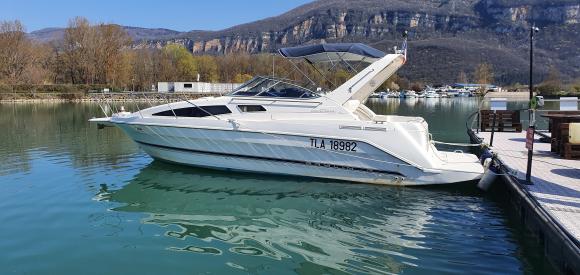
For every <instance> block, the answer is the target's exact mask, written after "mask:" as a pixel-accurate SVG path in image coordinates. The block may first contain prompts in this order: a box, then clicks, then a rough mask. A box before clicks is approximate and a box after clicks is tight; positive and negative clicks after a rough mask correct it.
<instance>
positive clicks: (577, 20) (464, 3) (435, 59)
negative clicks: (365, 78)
mask: <svg viewBox="0 0 580 275" xmlns="http://www.w3.org/2000/svg"><path fill="white" fill-rule="evenodd" d="M532 22H533V23H535V24H536V25H537V26H539V27H541V28H542V32H541V33H540V34H538V36H537V39H538V40H537V47H538V51H537V62H538V63H537V64H538V66H537V74H538V76H537V78H536V79H538V80H541V79H542V77H544V75H545V72H546V71H547V69H548V67H549V66H552V65H553V66H556V67H557V68H558V69H559V70H560V71H561V73H562V77H563V78H565V79H568V80H569V79H571V78H577V77H579V76H580V52H579V50H578V44H579V43H580V35H579V33H580V3H579V2H578V1H577V0H552V1H548V0H409V1H398V0H327V1H315V2H313V3H310V4H307V5H304V6H301V7H299V8H296V9H294V10H291V11H289V12H287V13H285V14H282V15H280V16H276V17H272V18H268V19H264V20H260V21H256V22H252V23H248V24H243V25H239V26H235V27H232V28H229V29H226V30H222V31H216V32H205V31H196V32H189V33H182V34H179V35H177V36H176V37H174V38H171V39H157V40H141V41H139V42H138V43H137V45H136V46H138V47H162V46H163V45H165V44H167V43H179V44H183V45H185V46H186V47H187V48H189V49H190V50H191V51H192V52H193V53H198V54H199V53H210V54H216V53H217V54H223V53H229V52H240V51H243V52H250V53H260V52H272V51H275V50H276V49H278V48H280V47H285V46H292V45H299V44H308V43H319V42H324V41H325V42H336V41H339V42H347V41H357V42H364V43H369V44H371V45H374V46H376V47H378V48H381V49H383V50H387V49H388V48H390V47H392V46H394V45H396V43H399V42H400V33H401V31H402V30H409V32H410V41H411V42H412V43H410V46H411V48H410V52H409V54H410V62H409V63H408V65H407V66H406V67H405V68H404V69H403V70H402V72H401V73H402V74H403V75H405V76H407V77H409V78H412V79H414V80H424V81H427V82H451V81H454V80H455V77H456V76H457V74H458V73H459V71H461V70H463V71H465V72H467V73H470V72H471V71H473V67H474V66H475V65H476V64H477V63H481V62H489V63H492V65H493V66H494V68H495V73H496V80H497V81H498V82H500V83H508V82H510V83H513V82H525V81H526V79H527V74H526V72H527V54H526V52H527V49H528V45H529V43H528V40H527V39H528V29H529V27H530V25H531V24H532Z"/></svg>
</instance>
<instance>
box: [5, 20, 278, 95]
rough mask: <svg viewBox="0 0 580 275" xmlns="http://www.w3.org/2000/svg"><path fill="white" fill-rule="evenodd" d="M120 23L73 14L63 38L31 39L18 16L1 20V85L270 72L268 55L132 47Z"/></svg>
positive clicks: (242, 76)
mask: <svg viewBox="0 0 580 275" xmlns="http://www.w3.org/2000/svg"><path fill="white" fill-rule="evenodd" d="M131 45H132V41H131V38H130V37H129V35H128V34H127V33H126V32H125V31H124V30H123V29H122V28H121V27H120V26H118V25H113V24H102V23H100V24H91V23H90V22H89V21H88V20H87V19H85V18H82V17H76V18H74V19H71V20H70V21H69V23H68V26H67V28H66V29H65V30H64V35H63V37H62V39H58V40H55V41H52V42H47V43H42V42H38V41H33V40H32V39H30V38H29V37H28V36H27V34H26V30H25V27H24V26H23V25H22V23H21V22H20V21H17V20H16V21H3V22H0V84H8V85H19V84H38V85H41V84H89V85H96V84H99V85H108V86H110V87H114V88H118V89H133V88H134V89H135V90H148V89H151V85H153V84H155V83H157V82H158V81H195V80H197V78H198V75H199V79H200V81H204V82H235V83H240V82H245V81H247V80H249V79H251V78H252V76H254V75H262V74H270V73H271V69H272V63H273V62H272V59H274V64H275V65H277V66H276V67H278V68H283V69H285V68H287V65H286V64H285V65H282V64H280V63H281V62H284V60H282V59H281V58H279V57H274V56H272V55H269V54H258V55H249V54H247V53H235V54H226V55H221V56H213V55H193V54H192V53H191V52H190V51H188V50H187V49H186V48H185V47H184V46H182V45H177V44H170V45H167V46H165V47H163V48H160V49H149V48H147V49H135V48H132V47H131Z"/></svg>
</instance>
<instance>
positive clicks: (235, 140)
mask: <svg viewBox="0 0 580 275" xmlns="http://www.w3.org/2000/svg"><path fill="white" fill-rule="evenodd" d="M117 126H119V128H121V129H123V130H124V131H125V132H126V133H127V134H128V135H129V136H130V137H131V138H132V139H133V140H135V141H136V142H137V143H138V144H139V145H140V147H141V148H142V149H143V150H144V151H145V152H146V153H147V154H149V155H150V156H152V157H153V158H155V159H159V160H164V161H168V162H174V163H179V164H184V165H189V166H197V167H205V168H213V169H220V170H224V169H225V170H235V171H245V172H254V173H269V174H281V175H294V176H307V177H315V178H326V179H335V180H344V181H352V182H362V183H370V184H385V185H426V184H445V183H452V182H463V181H470V180H475V179H477V178H478V176H477V175H475V174H470V173H464V172H461V171H446V172H445V173H441V172H440V171H431V172H430V171H422V170H420V169H419V168H417V167H413V166H411V165H408V164H406V163H404V162H403V161H401V160H399V159H397V158H395V157H393V156H391V155H389V154H387V153H385V152H383V151H381V150H380V149H378V148H376V147H374V146H372V145H369V144H366V143H364V142H357V145H358V147H357V152H356V154H354V153H351V152H334V151H331V150H323V149H321V148H316V146H314V147H312V146H308V144H310V145H312V142H313V141H312V140H313V138H312V137H309V136H284V135H278V134H271V133H255V132H244V131H231V130H215V129H213V130H212V129H199V128H183V127H165V126H151V125H131V124H117ZM315 139H319V140H323V139H326V138H325V137H318V138H315ZM328 139H330V138H328ZM318 147H320V145H318Z"/></svg>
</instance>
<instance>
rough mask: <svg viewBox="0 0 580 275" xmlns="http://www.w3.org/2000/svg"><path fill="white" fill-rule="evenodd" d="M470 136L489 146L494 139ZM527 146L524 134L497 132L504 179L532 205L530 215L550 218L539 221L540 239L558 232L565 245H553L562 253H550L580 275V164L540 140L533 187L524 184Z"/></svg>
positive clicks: (536, 146) (496, 145) (472, 133)
mask: <svg viewBox="0 0 580 275" xmlns="http://www.w3.org/2000/svg"><path fill="white" fill-rule="evenodd" d="M470 136H471V138H472V141H473V142H483V143H487V144H489V143H490V139H491V133H490V132H480V133H475V131H470ZM536 137H537V136H536ZM525 143H526V133H525V131H524V132H515V133H514V132H496V133H495V134H494V139H493V146H492V149H493V151H494V152H495V153H497V154H498V159H499V161H500V162H501V164H502V165H504V167H505V169H503V172H504V173H506V172H507V174H504V178H505V179H507V180H508V182H511V186H513V187H514V188H515V189H518V190H517V192H514V193H518V194H520V195H519V196H516V197H525V198H522V199H524V200H527V201H528V202H529V203H528V204H527V205H528V207H527V208H528V209H529V210H530V211H528V212H536V213H537V215H536V216H538V217H540V216H543V215H542V213H546V214H547V215H545V216H548V217H544V218H539V219H538V224H542V225H539V226H537V228H540V229H538V232H540V233H539V235H540V236H541V237H540V239H543V238H546V237H545V236H543V235H545V234H548V233H545V232H546V231H550V230H552V231H553V232H556V233H554V234H553V235H558V237H556V238H557V239H561V240H562V241H553V243H558V245H557V247H558V250H560V252H559V253H554V252H551V254H558V255H561V256H563V258H568V257H570V256H571V258H569V260H570V261H572V263H570V261H566V262H567V263H566V264H565V265H568V266H567V269H568V270H569V269H570V268H571V269H572V273H580V270H578V267H579V263H578V262H576V261H577V260H578V258H579V256H578V253H579V251H580V248H579V245H578V244H579V243H580V160H567V159H562V158H560V157H559V156H558V155H556V154H555V153H552V152H550V143H542V142H540V141H539V138H536V139H535V141H534V156H533V161H532V183H533V184H532V185H526V184H523V183H525V179H526V168H527V158H528V151H527V149H526V148H525ZM508 174H509V175H508ZM518 199H519V198H518ZM522 205H523V204H522ZM520 207H521V206H520ZM537 208H541V209H537ZM522 209H523V208H522ZM542 210H543V211H542ZM520 211H521V210H520ZM558 232H559V233H558ZM547 238H549V237H547ZM546 246H549V245H546ZM564 247H567V249H564ZM546 249H547V248H546ZM546 253H547V254H550V253H548V252H546ZM570 254H576V255H570ZM548 256H550V255H548ZM552 256H554V255H552ZM556 261H558V259H556ZM574 262H576V263H574ZM570 265H572V266H570Z"/></svg>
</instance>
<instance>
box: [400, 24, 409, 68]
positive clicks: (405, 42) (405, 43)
mask: <svg viewBox="0 0 580 275" xmlns="http://www.w3.org/2000/svg"><path fill="white" fill-rule="evenodd" d="M408 36H409V32H408V31H407V30H404V31H403V45H402V46H401V54H402V55H403V57H404V61H403V64H405V63H406V62H407V37H408Z"/></svg>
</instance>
